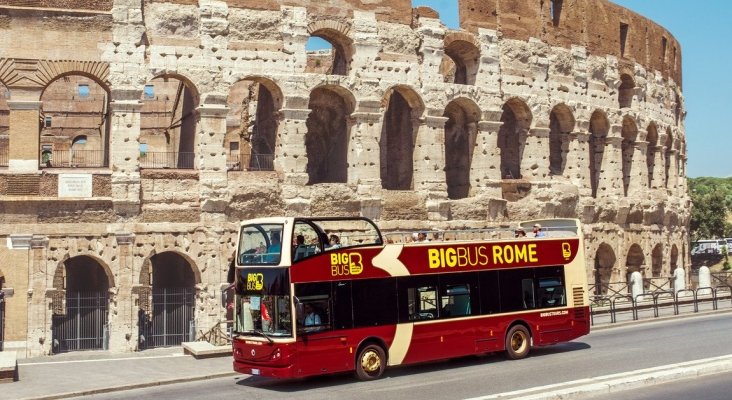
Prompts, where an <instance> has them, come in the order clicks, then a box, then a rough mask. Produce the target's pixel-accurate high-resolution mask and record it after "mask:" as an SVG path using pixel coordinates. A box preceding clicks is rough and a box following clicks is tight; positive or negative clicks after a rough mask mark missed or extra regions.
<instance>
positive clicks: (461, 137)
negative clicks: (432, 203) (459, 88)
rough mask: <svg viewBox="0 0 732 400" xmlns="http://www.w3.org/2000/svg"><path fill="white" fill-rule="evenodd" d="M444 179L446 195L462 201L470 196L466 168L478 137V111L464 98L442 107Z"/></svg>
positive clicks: (468, 172) (470, 161)
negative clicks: (443, 111)
mask: <svg viewBox="0 0 732 400" xmlns="http://www.w3.org/2000/svg"><path fill="white" fill-rule="evenodd" d="M444 116H445V117H447V122H446V123H445V180H446V181H447V196H448V197H449V198H451V199H463V198H466V197H468V196H469V194H470V165H471V164H472V160H473V150H474V149H475V140H476V137H477V134H478V121H479V120H480V109H479V108H478V106H477V105H476V104H475V103H474V102H472V101H470V100H467V99H457V100H453V101H451V102H450V103H449V104H448V105H447V107H445V114H444Z"/></svg>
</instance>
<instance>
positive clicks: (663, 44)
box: [661, 38, 668, 63]
mask: <svg viewBox="0 0 732 400" xmlns="http://www.w3.org/2000/svg"><path fill="white" fill-rule="evenodd" d="M667 44H668V40H667V39H666V38H661V61H663V62H664V63H665V62H666V46H667Z"/></svg>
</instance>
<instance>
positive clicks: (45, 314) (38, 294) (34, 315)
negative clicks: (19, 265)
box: [26, 235, 54, 357]
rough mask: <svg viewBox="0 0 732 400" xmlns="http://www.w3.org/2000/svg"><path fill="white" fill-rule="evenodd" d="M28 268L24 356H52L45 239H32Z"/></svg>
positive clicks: (50, 272)
mask: <svg viewBox="0 0 732 400" xmlns="http://www.w3.org/2000/svg"><path fill="white" fill-rule="evenodd" d="M30 248H31V250H30V252H31V257H30V265H29V266H28V281H29V289H28V347H27V351H26V355H27V356H28V357H37V356H42V355H48V354H50V353H51V345H52V337H51V336H52V333H51V315H52V312H51V309H50V300H49V298H48V297H46V293H47V290H49V288H52V287H53V273H54V270H53V266H49V261H48V256H47V253H48V238H47V237H45V236H38V235H33V237H32V238H31V241H30Z"/></svg>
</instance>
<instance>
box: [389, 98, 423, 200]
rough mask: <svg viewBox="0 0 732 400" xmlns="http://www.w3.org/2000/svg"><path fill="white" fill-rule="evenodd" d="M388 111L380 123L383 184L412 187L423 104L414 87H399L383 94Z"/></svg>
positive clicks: (394, 187)
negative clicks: (413, 89) (415, 151)
mask: <svg viewBox="0 0 732 400" xmlns="http://www.w3.org/2000/svg"><path fill="white" fill-rule="evenodd" d="M384 99H385V102H386V112H385V113H384V122H383V124H382V127H381V141H380V142H379V149H380V152H381V156H380V157H381V186H382V188H384V189H387V190H411V189H412V178H413V176H414V143H415V140H416V138H417V130H418V129H419V124H420V123H419V118H420V116H421V115H422V111H423V109H424V106H423V105H422V101H421V99H420V98H419V96H418V95H417V94H416V93H414V91H412V90H411V89H408V88H405V87H399V86H398V87H396V88H392V89H389V90H388V91H387V93H386V95H385V96H384Z"/></svg>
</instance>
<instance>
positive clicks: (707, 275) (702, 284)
mask: <svg viewBox="0 0 732 400" xmlns="http://www.w3.org/2000/svg"><path fill="white" fill-rule="evenodd" d="M711 287H712V273H711V272H710V271H709V267H707V266H706V265H702V266H701V268H699V286H698V287H697V289H699V291H698V292H697V294H698V295H710V294H712V289H711Z"/></svg>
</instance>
